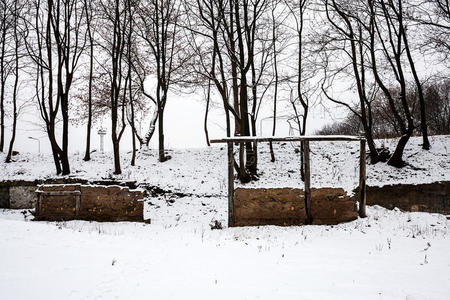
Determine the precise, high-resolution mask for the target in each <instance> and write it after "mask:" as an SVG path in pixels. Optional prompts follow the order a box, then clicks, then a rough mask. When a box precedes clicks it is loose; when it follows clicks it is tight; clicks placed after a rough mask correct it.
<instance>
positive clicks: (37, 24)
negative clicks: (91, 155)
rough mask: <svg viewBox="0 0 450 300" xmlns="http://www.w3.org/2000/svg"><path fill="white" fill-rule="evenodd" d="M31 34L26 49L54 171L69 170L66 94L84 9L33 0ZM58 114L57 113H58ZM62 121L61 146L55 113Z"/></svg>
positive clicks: (79, 49)
mask: <svg viewBox="0 0 450 300" xmlns="http://www.w3.org/2000/svg"><path fill="white" fill-rule="evenodd" d="M30 13H31V20H30V22H29V23H28V25H29V28H30V27H31V28H32V30H33V36H30V39H29V40H28V39H25V40H26V41H27V43H26V45H27V51H28V53H29V56H30V57H31V59H32V60H33V61H34V63H35V65H36V74H37V78H36V97H37V100H38V104H39V109H40V113H41V117H42V119H43V121H44V122H45V127H46V131H47V135H48V138H49V140H50V144H51V147H52V152H53V159H54V162H55V167H56V172H57V174H60V173H62V174H63V175H67V174H69V173H70V165H69V157H68V145H69V99H70V97H69V94H70V90H71V87H72V84H73V81H74V74H75V71H76V68H77V65H78V62H79V59H80V56H81V54H82V53H83V50H84V47H85V38H84V35H83V34H82V33H81V26H82V22H83V10H82V7H80V6H79V5H78V2H77V1H75V0H64V1H57V2H56V3H55V2H54V1H53V0H48V1H47V2H43V1H41V0H36V1H35V2H34V3H33V9H32V10H31V11H30ZM59 113H60V114H59ZM59 115H60V116H61V120H62V145H60V144H59V143H58V139H57V137H56V123H57V118H58V116H59Z"/></svg>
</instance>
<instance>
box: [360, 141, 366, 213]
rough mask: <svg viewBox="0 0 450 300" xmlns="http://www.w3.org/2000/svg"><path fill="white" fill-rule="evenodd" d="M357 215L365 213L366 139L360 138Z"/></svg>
mask: <svg viewBox="0 0 450 300" xmlns="http://www.w3.org/2000/svg"><path fill="white" fill-rule="evenodd" d="M358 213H359V216H360V217H361V218H365V217H366V216H367V215H366V140H365V139H361V141H360V149H359V212H358Z"/></svg>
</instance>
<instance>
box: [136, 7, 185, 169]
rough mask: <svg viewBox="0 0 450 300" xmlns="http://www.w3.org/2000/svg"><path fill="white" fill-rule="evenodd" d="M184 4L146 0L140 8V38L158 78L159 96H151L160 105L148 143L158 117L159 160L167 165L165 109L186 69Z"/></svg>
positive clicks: (147, 136)
mask: <svg viewBox="0 0 450 300" xmlns="http://www.w3.org/2000/svg"><path fill="white" fill-rule="evenodd" d="M179 18H180V3H179V2H178V1H176V0H146V1H142V2H141V3H140V6H139V20H140V23H139V25H140V26H138V30H139V35H140V37H141V38H142V39H143V40H144V41H145V45H146V47H148V48H149V52H150V55H151V56H152V64H153V65H154V68H153V69H154V70H155V73H156V74H155V75H156V94H155V95H148V94H147V95H148V96H150V98H153V101H154V102H155V103H156V106H157V116H155V115H154V117H153V118H152V121H151V122H150V124H151V125H150V130H149V133H148V134H147V135H146V137H145V139H146V141H145V142H146V144H148V141H149V140H150V138H151V136H152V135H153V131H154V128H155V126H154V123H153V122H154V121H156V119H155V117H157V120H158V144H159V146H158V153H159V161H160V162H164V161H166V160H167V159H168V158H169V157H166V155H165V150H164V110H165V107H166V103H167V98H168V93H169V89H170V87H171V84H173V83H174V76H175V74H176V72H177V70H178V69H180V68H181V67H182V64H183V63H182V60H183V58H181V57H182V56H183V48H182V47H181V46H180V44H179V42H180V40H179V39H180V38H181V37H180V35H179V32H180V28H179V23H178V22H179Z"/></svg>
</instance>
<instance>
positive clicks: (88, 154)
mask: <svg viewBox="0 0 450 300" xmlns="http://www.w3.org/2000/svg"><path fill="white" fill-rule="evenodd" d="M88 34H89V39H90V44H91V45H90V50H91V53H90V61H89V87H88V122H87V127H86V131H87V132H86V151H85V154H84V158H83V159H84V160H85V161H89V160H91V127H92V77H93V72H94V47H93V44H94V41H93V39H92V35H91V29H90V25H88Z"/></svg>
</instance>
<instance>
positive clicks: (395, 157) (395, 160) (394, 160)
mask: <svg viewBox="0 0 450 300" xmlns="http://www.w3.org/2000/svg"><path fill="white" fill-rule="evenodd" d="M410 137H411V134H409V133H406V134H404V135H402V137H401V138H400V140H399V141H398V144H397V147H396V148H395V151H394V154H392V156H391V158H390V159H389V160H388V165H390V166H393V167H397V168H402V167H404V166H405V162H404V161H403V158H402V156H403V150H405V146H406V144H407V143H408V140H409V138H410Z"/></svg>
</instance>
